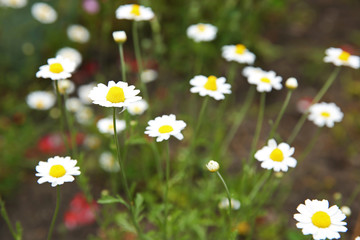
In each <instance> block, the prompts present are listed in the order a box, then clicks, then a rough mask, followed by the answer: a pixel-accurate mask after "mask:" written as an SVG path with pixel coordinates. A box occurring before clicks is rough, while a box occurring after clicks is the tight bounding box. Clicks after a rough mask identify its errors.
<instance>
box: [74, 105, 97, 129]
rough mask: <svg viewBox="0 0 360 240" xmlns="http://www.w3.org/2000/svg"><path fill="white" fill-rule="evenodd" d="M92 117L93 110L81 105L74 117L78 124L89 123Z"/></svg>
mask: <svg viewBox="0 0 360 240" xmlns="http://www.w3.org/2000/svg"><path fill="white" fill-rule="evenodd" d="M93 118H94V111H93V110H92V108H90V107H82V108H80V109H79V111H77V112H76V113H75V119H76V121H78V123H80V124H84V125H89V124H90V123H92V120H93Z"/></svg>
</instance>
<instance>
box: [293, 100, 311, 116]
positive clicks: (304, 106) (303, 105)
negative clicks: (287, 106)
mask: <svg viewBox="0 0 360 240" xmlns="http://www.w3.org/2000/svg"><path fill="white" fill-rule="evenodd" d="M312 101H313V99H312V98H310V97H303V98H300V100H299V101H298V102H297V103H296V108H297V110H298V111H299V112H300V113H305V112H307V111H308V110H309V107H310V106H311V104H312Z"/></svg>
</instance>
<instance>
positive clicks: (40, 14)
mask: <svg viewBox="0 0 360 240" xmlns="http://www.w3.org/2000/svg"><path fill="white" fill-rule="evenodd" d="M31 14H32V16H33V17H34V18H35V19H36V20H38V21H39V22H41V23H44V24H50V23H53V22H55V21H56V19H57V13H56V11H55V9H54V8H53V7H51V6H50V5H49V4H47V3H43V2H38V3H34V4H33V5H32V7H31Z"/></svg>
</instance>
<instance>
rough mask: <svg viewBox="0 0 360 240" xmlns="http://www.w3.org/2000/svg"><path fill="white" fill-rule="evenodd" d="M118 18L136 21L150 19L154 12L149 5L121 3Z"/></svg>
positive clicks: (117, 11) (117, 13)
mask: <svg viewBox="0 0 360 240" xmlns="http://www.w3.org/2000/svg"><path fill="white" fill-rule="evenodd" d="M115 13H116V18H117V19H128V20H134V21H149V20H151V19H153V18H154V16H155V15H154V12H153V11H152V10H151V8H149V7H144V6H141V5H138V4H126V5H121V6H120V7H118V9H116V12H115Z"/></svg>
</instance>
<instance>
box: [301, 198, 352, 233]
mask: <svg viewBox="0 0 360 240" xmlns="http://www.w3.org/2000/svg"><path fill="white" fill-rule="evenodd" d="M297 210H298V211H299V213H297V214H294V218H295V219H296V220H297V221H298V223H297V224H296V227H298V228H300V229H302V232H303V234H304V235H309V234H312V237H313V238H314V239H315V240H320V239H326V238H328V239H339V238H340V234H339V232H346V231H347V228H346V227H345V225H346V222H343V220H344V219H345V218H346V216H345V214H343V213H342V212H341V211H340V209H339V208H338V206H336V205H334V206H332V207H330V208H329V202H328V200H322V201H319V200H310V199H307V200H305V204H300V205H299V206H298V207H297Z"/></svg>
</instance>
